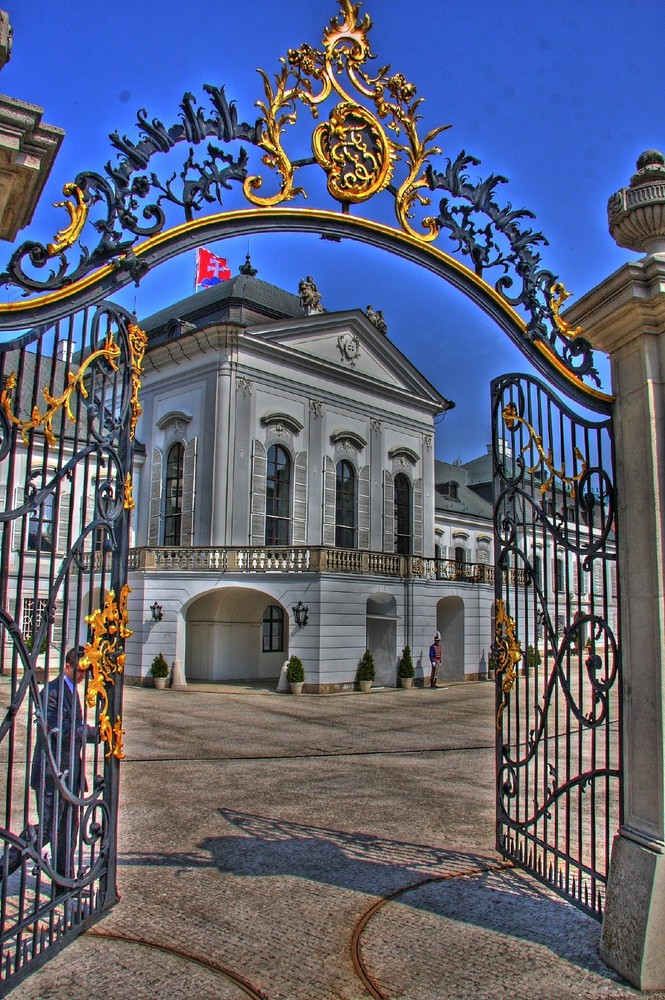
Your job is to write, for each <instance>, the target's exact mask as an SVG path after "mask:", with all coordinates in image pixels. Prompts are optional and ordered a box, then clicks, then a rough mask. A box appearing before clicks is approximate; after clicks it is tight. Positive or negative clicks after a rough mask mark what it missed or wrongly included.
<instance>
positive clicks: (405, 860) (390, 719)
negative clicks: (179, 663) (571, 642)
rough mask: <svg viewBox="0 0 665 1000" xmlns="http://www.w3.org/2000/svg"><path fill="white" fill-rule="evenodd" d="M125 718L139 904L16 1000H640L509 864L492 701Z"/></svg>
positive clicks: (233, 709)
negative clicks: (496, 788)
mask: <svg viewBox="0 0 665 1000" xmlns="http://www.w3.org/2000/svg"><path fill="white" fill-rule="evenodd" d="M124 722H125V726H126V729H127V735H126V744H125V748H126V752H127V759H126V760H125V761H124V762H123V765H122V769H123V770H122V773H123V781H122V789H121V800H122V807H121V820H120V893H121V896H122V899H121V902H120V903H119V904H118V905H117V906H116V907H115V908H114V909H113V910H112V911H111V912H110V913H109V914H108V915H107V916H106V917H105V918H104V919H103V920H101V921H100V922H99V923H98V924H97V925H95V927H94V928H93V929H92V930H91V931H90V932H88V933H87V934H85V935H84V936H82V937H81V938H79V939H78V940H77V941H75V942H74V943H73V944H72V945H70V946H69V947H68V948H66V949H65V950H64V951H63V952H61V953H60V954H59V955H57V956H56V957H55V958H54V959H52V960H51V961H50V962H49V963H48V964H47V965H46V966H44V967H43V968H42V969H40V970H38V971H36V972H35V973H34V974H33V975H32V976H31V977H30V978H28V979H27V980H26V981H25V982H23V983H21V984H19V985H18V986H17V987H16V988H15V989H14V990H13V991H12V992H11V994H10V996H11V997H12V1000H51V998H53V1000H84V998H85V1000H87V998H89V997H90V996H103V997H104V998H105V1000H126V998H129V997H131V998H139V1000H142V998H160V1000H161V998H167V997H168V998H169V1000H179V998H187V1000H207V998H209V997H210V998H218V1000H237V998H242V997H247V996H251V997H262V998H264V1000H367V998H368V997H374V998H384V1000H447V998H455V1000H457V998H459V1000H462V998H472V997H473V998H479V1000H484V998H495V997H506V998H508V997H510V998H511V1000H521V998H525V1000H526V998H527V997H528V998H529V1000H533V998H534V997H537V998H540V997H543V998H548V1000H565V998H589V1000H601V998H604V997H608V998H609V997H612V998H629V997H639V996H641V995H642V994H640V993H639V992H638V991H636V990H633V989H631V988H630V987H629V986H628V985H627V984H626V983H624V982H622V981H621V980H620V979H619V978H618V977H617V975H616V974H615V973H614V972H613V971H612V970H611V969H608V968H607V967H606V966H605V965H604V964H603V963H602V962H601V961H600V958H599V957H598V939H599V933H600V925H599V924H598V923H597V922H596V921H594V920H592V919H591V918H589V917H587V916H585V915H584V914H583V913H581V912H580V911H578V910H576V909H575V908H574V907H572V906H570V905H569V904H567V903H566V902H564V901H562V900H560V899H559V898H558V897H556V896H555V895H554V894H552V893H550V892H549V891H548V890H547V889H545V888H543V887H542V886H541V885H539V883H537V882H535V881H534V880H533V879H531V878H530V877H528V876H527V875H525V874H524V873H522V872H519V871H518V870H516V869H513V868H507V867H505V866H504V867H502V862H501V859H500V858H499V857H498V856H497V855H496V854H495V852H494V850H493V832H494V816H493V757H494V750H493V742H494V728H493V689H492V687H491V686H490V685H488V684H460V685H451V686H449V687H447V688H443V689H437V690H436V691H431V690H429V689H425V690H414V691H376V692H373V693H372V694H370V695H360V694H352V695H340V696H334V697H316V696H310V697H307V696H303V697H301V698H294V697H292V696H290V695H277V694H275V693H273V692H269V691H266V690H262V691H256V692H250V691H247V690H244V689H242V688H239V689H233V688H230V687H221V688H209V689H207V690H201V689H195V690H193V689H189V690H187V691H182V692H176V691H165V692H163V693H162V692H156V691H153V690H149V689H138V688H129V689H127V690H126V692H125V709H124ZM100 935H103V936H100ZM651 996H652V997H653V996H656V994H651ZM657 996H659V997H663V996H665V994H658V995H657Z"/></svg>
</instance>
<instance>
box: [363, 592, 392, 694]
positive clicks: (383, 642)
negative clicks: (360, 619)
mask: <svg viewBox="0 0 665 1000" xmlns="http://www.w3.org/2000/svg"><path fill="white" fill-rule="evenodd" d="M367 648H368V649H369V651H370V653H371V654H372V656H373V657H374V666H375V668H376V680H375V684H377V685H383V686H384V687H395V685H396V683H397V674H396V669H397V602H396V601H395V598H394V597H391V596H390V594H372V596H371V597H368V598H367Z"/></svg>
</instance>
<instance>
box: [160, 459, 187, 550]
mask: <svg viewBox="0 0 665 1000" xmlns="http://www.w3.org/2000/svg"><path fill="white" fill-rule="evenodd" d="M176 449H179V453H178V454H179V457H178V461H177V464H176V472H175V474H174V473H173V468H172V455H173V454H174V452H175V451H176ZM184 482H185V446H184V444H183V443H182V441H174V442H173V443H172V444H171V445H169V448H168V451H167V452H166V461H165V463H164V501H163V502H164V513H163V517H162V521H163V545H164V547H165V548H177V547H178V546H179V545H181V544H182V506H183V495H184ZM171 484H175V491H174V492H173V493H172V494H171V495H169V486H170V485H171ZM172 503H173V506H172V508H171V504H172Z"/></svg>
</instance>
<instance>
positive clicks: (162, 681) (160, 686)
mask: <svg viewBox="0 0 665 1000" xmlns="http://www.w3.org/2000/svg"><path fill="white" fill-rule="evenodd" d="M153 680H154V682H155V687H156V688H157V690H158V691H163V690H164V688H165V687H166V677H153Z"/></svg>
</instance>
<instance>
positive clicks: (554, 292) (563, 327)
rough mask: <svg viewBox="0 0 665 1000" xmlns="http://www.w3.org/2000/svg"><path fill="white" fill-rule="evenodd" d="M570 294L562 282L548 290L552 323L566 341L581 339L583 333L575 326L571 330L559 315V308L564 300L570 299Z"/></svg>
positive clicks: (555, 283)
mask: <svg viewBox="0 0 665 1000" xmlns="http://www.w3.org/2000/svg"><path fill="white" fill-rule="evenodd" d="M572 294H573V293H572V292H568V291H566V286H565V285H564V283H563V282H562V281H555V282H554V284H553V285H552V287H551V288H550V308H551V310H552V318H553V319H554V323H555V325H556V328H557V330H558V331H559V333H560V334H561V335H562V336H564V337H567V338H568V340H574V339H575V337H581V336H582V334H583V333H584V330H583V328H582V327H581V326H576V327H575V329H573V328H572V326H571V325H570V323H567V322H566V320H565V319H563V318H562V316H561V314H560V309H561V306H562V305H563V304H564V302H565V301H566V299H569V298H570V296H571V295H572Z"/></svg>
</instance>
